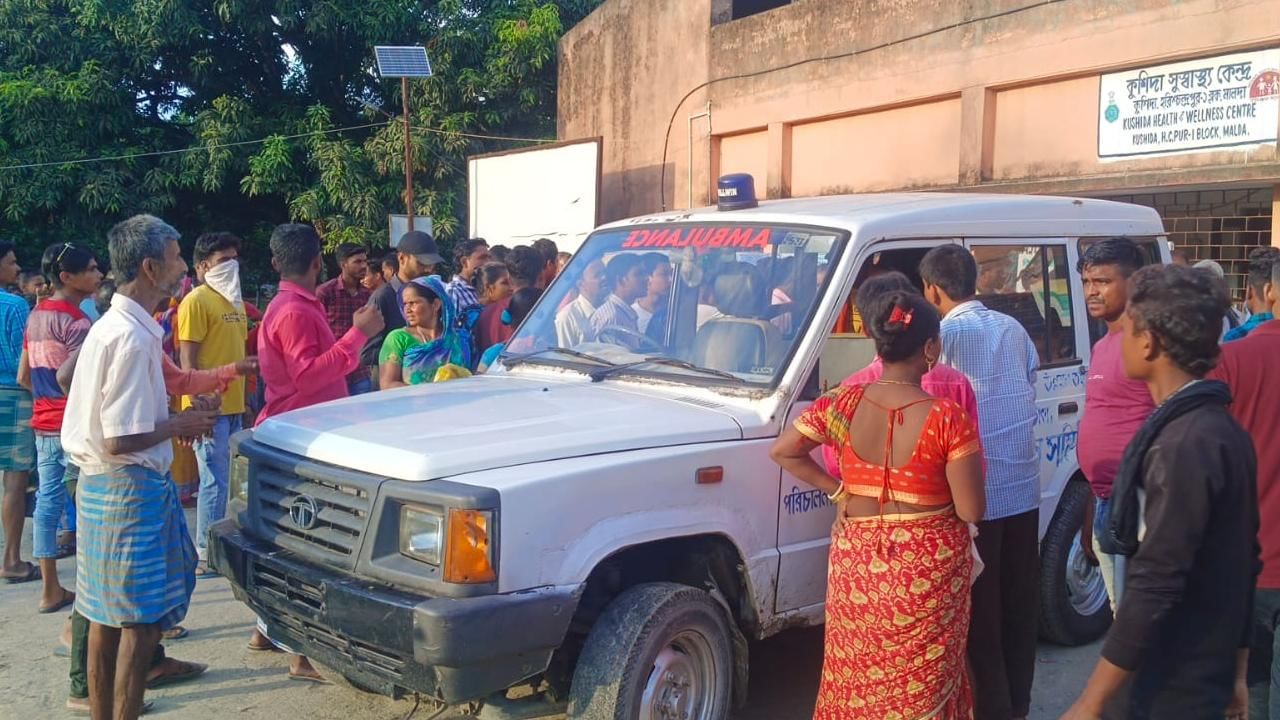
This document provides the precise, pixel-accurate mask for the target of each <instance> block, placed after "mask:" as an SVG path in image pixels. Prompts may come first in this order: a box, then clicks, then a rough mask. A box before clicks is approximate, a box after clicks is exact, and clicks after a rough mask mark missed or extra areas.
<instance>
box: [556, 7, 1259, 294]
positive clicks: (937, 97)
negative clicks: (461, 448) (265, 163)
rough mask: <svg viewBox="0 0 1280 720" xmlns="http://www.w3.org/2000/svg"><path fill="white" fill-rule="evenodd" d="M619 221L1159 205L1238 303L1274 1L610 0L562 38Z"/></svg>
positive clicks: (571, 85) (1253, 229)
mask: <svg viewBox="0 0 1280 720" xmlns="http://www.w3.org/2000/svg"><path fill="white" fill-rule="evenodd" d="M559 88H560V92H559V135H560V139H562V140H567V139H573V138H582V137H592V136H600V137H602V138H603V139H604V145H603V152H604V159H603V178H602V181H601V193H602V197H601V215H602V219H604V220H612V219H616V218H619V217H625V216H628V215H634V214H638V213H644V212H652V211H657V210H659V209H663V208H667V209H670V208H683V207H689V206H691V205H695V206H696V205H705V204H708V201H709V199H710V198H711V196H712V195H711V193H712V186H713V181H714V178H716V177H718V176H720V175H723V174H726V173H729V172H748V173H751V174H752V175H753V176H754V177H755V180H756V186H757V190H758V191H759V192H760V194H761V195H762V196H764V197H768V198H782V197H798V196H807V195H823V194H835V193H846V192H869V191H887V190H908V189H912V190H973V191H999V192H1021V193H1053V194H1066V195H1081V196H1092V197H1114V198H1117V199H1123V200H1127V201H1130V202H1135V203H1142V204H1146V205H1150V206H1152V207H1155V208H1156V209H1157V210H1158V211H1159V212H1160V214H1161V215H1162V216H1163V217H1164V218H1165V220H1166V224H1167V229H1168V230H1169V232H1170V237H1171V239H1172V240H1173V242H1174V243H1175V244H1176V245H1178V246H1180V247H1183V248H1184V249H1186V250H1187V251H1188V253H1189V254H1190V255H1191V256H1192V259H1202V258H1212V259H1216V260H1219V261H1220V262H1222V264H1223V266H1224V267H1225V268H1226V270H1227V272H1228V273H1229V275H1230V277H1231V279H1232V283H1233V286H1234V289H1235V291H1236V294H1237V297H1240V296H1242V283H1241V281H1242V275H1243V273H1244V271H1245V269H1246V265H1247V263H1246V262H1245V260H1244V259H1245V258H1246V256H1247V254H1248V251H1249V250H1250V248H1251V246H1256V245H1260V244H1269V243H1272V242H1276V243H1277V244H1280V232H1277V231H1278V230H1280V228H1277V227H1276V224H1277V222H1280V221H1278V220H1277V218H1278V217H1280V212H1277V208H1280V185H1278V184H1280V157H1278V156H1277V149H1276V138H1277V135H1280V112H1278V110H1277V106H1280V0H966V1H965V2H960V1H959V0H608V1H607V2H605V3H604V5H602V6H601V7H600V8H599V9H598V10H596V12H594V13H593V14H592V15H591V16H589V17H588V18H587V19H586V20H584V21H583V22H582V23H580V24H579V25H578V26H576V27H574V28H573V29H572V30H571V31H570V32H569V33H568V34H567V35H566V36H565V37H564V39H563V40H562V41H561V46H560V79H559Z"/></svg>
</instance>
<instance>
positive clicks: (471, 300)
mask: <svg viewBox="0 0 1280 720" xmlns="http://www.w3.org/2000/svg"><path fill="white" fill-rule="evenodd" d="M444 290H445V292H447V293H449V299H450V300H452V301H453V307H454V310H456V312H455V313H454V314H455V316H457V317H459V318H461V317H462V314H463V311H464V310H466V309H467V308H473V307H478V306H479V305H480V298H479V297H478V296H477V295H476V289H475V288H473V287H471V283H469V282H467V281H466V280H465V279H463V277H462V276H461V275H454V276H453V279H452V280H450V281H449V284H448V285H446V286H445V288H444Z"/></svg>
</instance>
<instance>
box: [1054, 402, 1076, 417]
mask: <svg viewBox="0 0 1280 720" xmlns="http://www.w3.org/2000/svg"><path fill="white" fill-rule="evenodd" d="M1078 412H1080V406H1079V405H1077V404H1076V403H1073V402H1064V403H1060V404H1059V405H1058V414H1059V415H1075V414H1076V413H1078Z"/></svg>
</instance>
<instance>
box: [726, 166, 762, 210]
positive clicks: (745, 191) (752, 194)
mask: <svg viewBox="0 0 1280 720" xmlns="http://www.w3.org/2000/svg"><path fill="white" fill-rule="evenodd" d="M756 205H759V203H758V202H756V181H755V178H753V177H751V176H750V175H748V174H746V173H735V174H733V175H724V176H722V177H721V178H720V180H719V181H718V182H717V183H716V207H718V208H719V209H721V210H746V209H747V208H753V207H755V206H756Z"/></svg>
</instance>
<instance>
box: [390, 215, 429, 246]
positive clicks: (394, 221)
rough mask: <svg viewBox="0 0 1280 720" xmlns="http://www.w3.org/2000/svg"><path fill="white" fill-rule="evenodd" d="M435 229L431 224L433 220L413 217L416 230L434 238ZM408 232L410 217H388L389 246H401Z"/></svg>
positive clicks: (418, 216)
mask: <svg viewBox="0 0 1280 720" xmlns="http://www.w3.org/2000/svg"><path fill="white" fill-rule="evenodd" d="M433 227H434V226H433V225H432V224H431V218H429V217H423V216H421V215H414V216H413V229H414V230H420V231H422V232H425V233H427V234H428V235H431V236H433V237H434V236H435V233H434V232H433ZM407 232H409V216H408V215H388V216H387V237H388V238H389V242H388V243H387V244H388V245H389V246H391V247H395V246H397V245H399V244H400V238H401V237H402V236H404V234H405V233H407Z"/></svg>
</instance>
